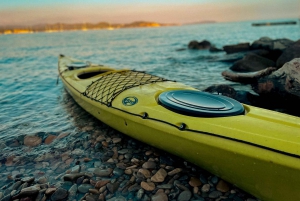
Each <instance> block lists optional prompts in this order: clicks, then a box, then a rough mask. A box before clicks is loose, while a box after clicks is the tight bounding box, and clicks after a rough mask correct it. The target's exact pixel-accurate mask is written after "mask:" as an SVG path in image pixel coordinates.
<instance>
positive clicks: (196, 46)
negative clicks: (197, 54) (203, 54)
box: [188, 40, 211, 50]
mask: <svg viewBox="0 0 300 201" xmlns="http://www.w3.org/2000/svg"><path fill="white" fill-rule="evenodd" d="M210 47H211V43H210V42H209V41H207V40H203V41H201V42H198V41H196V40H193V41H191V42H189V44H188V48H189V49H193V50H203V49H209V48H210Z"/></svg>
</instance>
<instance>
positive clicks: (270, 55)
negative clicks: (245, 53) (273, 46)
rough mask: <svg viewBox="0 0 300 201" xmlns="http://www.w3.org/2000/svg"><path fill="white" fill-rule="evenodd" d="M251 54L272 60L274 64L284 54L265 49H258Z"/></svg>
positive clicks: (279, 51)
mask: <svg viewBox="0 0 300 201" xmlns="http://www.w3.org/2000/svg"><path fill="white" fill-rule="evenodd" d="M249 53H252V54H256V55H258V56H261V57H264V58H267V59H270V60H272V61H274V62H276V61H277V59H278V58H279V56H280V55H281V54H282V51H281V50H264V49H257V50H251V51H249Z"/></svg>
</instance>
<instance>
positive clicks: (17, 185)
mask: <svg viewBox="0 0 300 201" xmlns="http://www.w3.org/2000/svg"><path fill="white" fill-rule="evenodd" d="M21 184H22V182H21V181H17V182H16V183H14V184H13V185H12V187H11V190H17V189H18V188H19V187H20V186H21Z"/></svg>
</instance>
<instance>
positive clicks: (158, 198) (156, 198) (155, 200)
mask: <svg viewBox="0 0 300 201" xmlns="http://www.w3.org/2000/svg"><path fill="white" fill-rule="evenodd" d="M168 200H169V199H168V196H167V195H166V194H165V193H163V192H159V193H156V194H155V195H153V196H152V197H151V201H168Z"/></svg>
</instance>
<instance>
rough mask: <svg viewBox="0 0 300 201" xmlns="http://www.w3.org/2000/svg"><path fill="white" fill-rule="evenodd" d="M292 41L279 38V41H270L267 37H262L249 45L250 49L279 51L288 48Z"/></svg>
mask: <svg viewBox="0 0 300 201" xmlns="http://www.w3.org/2000/svg"><path fill="white" fill-rule="evenodd" d="M293 43H294V41H292V40H289V39H286V38H281V39H275V40H273V39H271V38H269V37H262V38H260V39H258V40H256V41H254V42H253V43H252V44H251V49H265V50H281V51H283V50H284V49H285V48H287V47H289V46H290V45H291V44H293Z"/></svg>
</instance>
